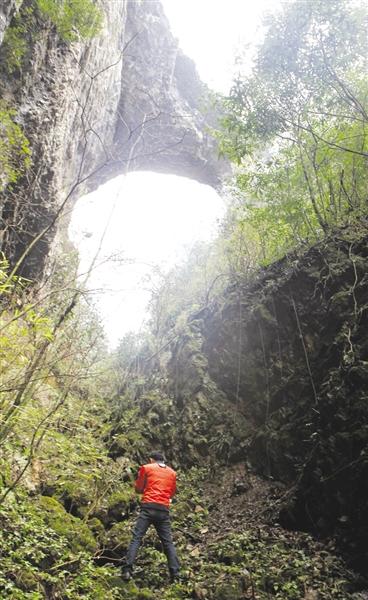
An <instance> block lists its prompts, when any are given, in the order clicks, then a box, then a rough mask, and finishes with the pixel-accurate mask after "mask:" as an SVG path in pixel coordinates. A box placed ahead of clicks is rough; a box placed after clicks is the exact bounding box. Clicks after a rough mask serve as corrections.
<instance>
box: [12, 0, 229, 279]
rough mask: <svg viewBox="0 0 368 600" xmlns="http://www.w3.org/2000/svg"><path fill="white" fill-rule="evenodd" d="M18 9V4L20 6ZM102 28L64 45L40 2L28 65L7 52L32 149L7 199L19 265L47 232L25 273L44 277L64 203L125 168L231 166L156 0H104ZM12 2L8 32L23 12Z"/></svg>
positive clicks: (205, 176) (209, 177)
mask: <svg viewBox="0 0 368 600" xmlns="http://www.w3.org/2000/svg"><path fill="white" fill-rule="evenodd" d="M18 6H19V5H18ZM101 6H102V7H103V11H104V15H105V24H104V29H103V31H102V32H101V34H100V35H99V36H98V37H96V38H95V39H93V40H90V41H88V42H78V43H77V42H75V43H73V44H69V45H68V44H66V43H65V42H63V41H62V40H61V39H60V37H59V36H58V34H57V32H56V30H55V27H53V26H52V24H51V23H48V22H46V21H45V19H44V18H42V16H41V15H40V13H39V12H38V11H37V10H36V9H35V3H34V0H24V2H23V3H22V5H21V7H20V12H19V15H20V17H22V15H25V14H26V11H27V9H29V8H32V9H33V16H32V19H33V24H32V29H33V34H32V33H27V34H26V37H27V48H28V49H27V52H26V55H25V56H24V58H23V60H22V65H21V67H20V68H19V69H18V70H16V71H15V72H12V73H9V72H8V71H7V69H6V60H5V58H6V57H5V55H4V44H3V47H2V54H1V50H0V63H1V64H2V68H1V74H0V89H1V97H2V98H5V99H6V101H7V102H8V104H9V106H11V107H14V108H15V109H16V110H17V121H18V122H19V124H21V125H22V126H23V128H24V131H25V134H26V136H27V137H28V139H29V140H30V143H31V147H32V157H33V164H32V169H31V170H30V171H29V172H28V174H27V176H26V177H25V178H24V179H23V180H22V181H19V182H18V184H17V185H15V186H12V188H11V189H10V188H9V187H8V188H7V189H6V190H5V193H4V194H3V198H2V199H1V201H0V208H1V215H2V249H3V251H4V252H5V253H6V255H7V256H8V257H9V258H10V259H11V260H12V262H14V261H16V260H17V259H18V258H19V257H20V256H21V255H22V253H23V252H24V249H25V248H26V247H27V246H29V244H30V242H31V241H32V240H33V239H34V238H35V236H37V234H39V232H40V231H43V230H44V229H46V228H49V229H48V231H47V232H46V233H45V235H43V237H42V239H41V240H40V241H39V242H38V243H37V244H36V245H35V247H34V248H33V250H32V252H30V253H29V255H28V256H27V258H26V260H24V261H23V265H22V267H21V272H22V273H23V274H24V275H26V276H28V277H31V278H38V277H39V276H40V275H41V274H42V272H43V269H44V263H45V259H46V257H47V254H48V251H49V248H50V244H51V242H52V239H53V237H54V235H55V230H56V227H55V226H54V225H53V223H54V221H55V219H56V220H57V216H58V212H59V210H60V206H61V205H63V203H64V202H65V201H66V199H67V198H69V196H70V199H68V200H67V208H69V209H70V206H71V204H72V202H73V200H74V199H75V198H76V197H77V196H80V195H81V194H83V193H85V192H87V191H90V190H93V189H95V188H96V187H98V185H100V184H101V183H103V182H105V181H107V180H108V179H110V178H111V177H114V176H116V175H118V174H121V173H126V172H128V171H131V170H138V169H145V170H154V171H159V172H165V173H175V174H178V175H185V176H188V177H192V178H195V179H197V180H198V181H200V182H203V183H207V184H210V185H213V186H218V185H219V184H220V181H221V177H222V175H223V173H224V172H226V170H227V165H226V164H225V163H221V162H220V161H218V160H217V155H216V144H215V142H214V140H213V139H212V138H211V136H210V135H209V134H208V133H207V131H208V127H209V126H211V125H213V124H214V122H215V119H216V117H215V115H214V114H213V113H209V114H207V115H203V114H202V112H200V111H199V106H200V104H201V103H203V102H205V96H206V93H207V91H208V90H207V89H206V86H204V85H203V84H202V83H201V81H200V80H199V77H198V75H197V73H196V70H195V66H194V64H193V63H192V61H191V60H190V59H188V58H187V57H185V56H184V55H183V54H182V53H181V51H180V50H179V49H178V45H177V41H176V40H175V38H174V37H173V36H172V34H171V32H170V29H169V24H168V21H167V19H166V17H165V15H164V13H163V10H162V7H161V4H160V3H159V2H156V1H153V2H135V1H133V0H132V1H130V0H122V1H121V2H110V1H109V0H103V1H102V2H101ZM15 11H16V8H15V3H14V2H12V1H10V0H6V2H5V4H4V5H3V7H2V8H1V9H0V22H1V27H2V30H4V29H5V26H6V25H7V24H9V23H10V25H11V21H10V19H11V17H13V18H14V16H15V14H16V12H15Z"/></svg>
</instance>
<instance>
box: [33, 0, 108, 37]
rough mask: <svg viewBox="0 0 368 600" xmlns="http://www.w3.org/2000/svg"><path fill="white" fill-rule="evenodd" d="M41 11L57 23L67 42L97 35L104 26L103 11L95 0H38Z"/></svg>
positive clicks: (59, 31)
mask: <svg viewBox="0 0 368 600" xmlns="http://www.w3.org/2000/svg"><path fill="white" fill-rule="evenodd" d="M36 2H37V6H38V8H39V10H40V11H41V13H42V14H43V15H44V16H46V17H48V18H49V19H50V21H51V22H52V23H53V24H54V25H55V27H56V29H57V31H58V33H59V35H60V37H61V38H62V39H63V40H65V41H67V42H74V41H77V40H78V39H89V38H92V37H94V36H96V35H97V34H98V33H99V32H100V31H101V27H102V22H103V18H102V12H101V10H100V8H99V7H98V6H97V5H96V3H95V2H93V0H36Z"/></svg>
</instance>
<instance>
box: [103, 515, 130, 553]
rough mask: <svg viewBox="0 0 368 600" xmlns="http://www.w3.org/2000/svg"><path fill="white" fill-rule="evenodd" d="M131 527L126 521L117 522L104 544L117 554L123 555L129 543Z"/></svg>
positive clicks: (106, 536) (108, 532) (107, 534)
mask: <svg viewBox="0 0 368 600" xmlns="http://www.w3.org/2000/svg"><path fill="white" fill-rule="evenodd" d="M130 538H131V528H130V526H129V525H128V524H127V523H126V522H120V523H115V524H114V525H113V526H112V527H111V529H109V531H107V532H106V534H105V537H104V541H103V543H104V546H105V548H106V549H107V550H109V551H110V552H112V553H113V554H114V555H115V556H118V557H122V556H123V555H124V554H125V552H126V550H127V548H128V545H129V542H130Z"/></svg>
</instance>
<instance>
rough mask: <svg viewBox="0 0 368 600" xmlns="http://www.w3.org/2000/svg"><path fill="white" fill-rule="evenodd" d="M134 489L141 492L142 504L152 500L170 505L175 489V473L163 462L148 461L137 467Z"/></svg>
mask: <svg viewBox="0 0 368 600" xmlns="http://www.w3.org/2000/svg"><path fill="white" fill-rule="evenodd" d="M135 489H136V491H137V492H139V493H140V494H143V497H142V504H145V503H147V502H153V503H154V504H163V505H164V506H166V507H169V506H170V498H172V497H173V495H174V494H175V491H176V473H175V471H174V470H173V469H171V468H170V467H168V466H167V465H165V464H163V463H158V462H154V463H149V464H148V465H143V466H142V467H141V468H140V469H139V473H138V477H137V480H136V482H135Z"/></svg>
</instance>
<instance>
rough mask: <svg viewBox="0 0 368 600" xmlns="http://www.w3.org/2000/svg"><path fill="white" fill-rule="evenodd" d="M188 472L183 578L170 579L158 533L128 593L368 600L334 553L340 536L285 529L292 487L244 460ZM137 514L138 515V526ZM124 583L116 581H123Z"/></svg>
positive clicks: (178, 531)
mask: <svg viewBox="0 0 368 600" xmlns="http://www.w3.org/2000/svg"><path fill="white" fill-rule="evenodd" d="M210 477H211V479H210V480H209V475H208V474H205V473H204V472H203V471H197V470H192V471H191V472H190V473H188V474H186V475H183V476H181V478H180V479H181V482H180V484H179V485H180V491H179V494H178V497H177V500H176V502H174V504H173V510H172V513H173V523H174V531H175V533H174V536H175V542H176V545H177V548H178V552H179V555H180V559H181V562H182V581H181V582H180V583H178V584H175V585H170V584H169V582H168V578H167V574H166V564H165V559H164V556H163V555H162V554H161V553H160V552H159V550H160V547H159V543H158V541H157V537H156V535H155V533H154V531H151V532H150V533H149V534H148V535H147V537H146V540H145V542H144V545H143V547H142V549H141V551H140V554H139V557H138V560H137V564H136V569H135V575H134V581H133V582H129V583H128V584H123V585H121V584H119V588H120V591H119V592H117V593H118V595H117V598H122V599H124V600H125V599H128V598H129V599H133V598H136V599H142V600H143V599H152V600H163V599H171V600H176V599H178V600H179V599H183V600H184V599H188V600H189V599H196V600H240V599H244V600H246V599H249V600H265V599H271V598H278V599H280V600H285V599H287V598H290V599H294V600H322V599H339V600H348V599H351V600H353V599H354V600H363V599H366V598H368V593H367V592H364V591H363V590H364V588H365V582H364V581H363V579H362V577H359V576H357V575H356V574H354V573H353V572H351V571H349V569H348V568H347V567H346V565H345V564H344V562H343V561H342V560H341V559H340V558H339V557H337V556H336V555H335V554H334V543H333V540H329V542H321V541H318V540H315V539H313V538H312V537H311V536H309V535H308V534H306V533H302V532H297V531H286V530H285V529H283V528H282V527H281V525H280V524H279V523H278V522H277V515H278V512H279V511H278V509H279V507H280V506H281V505H282V503H283V498H284V496H285V489H284V488H283V486H282V485H279V484H277V483H274V482H269V481H266V480H264V479H261V478H259V477H257V476H255V475H254V474H252V473H249V472H247V469H246V468H244V465H237V466H234V467H231V468H227V467H223V468H222V469H219V470H218V471H217V472H214V473H211V474H210ZM133 523H134V519H133V518H132V519H131V524H133ZM116 583H117V582H116Z"/></svg>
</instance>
